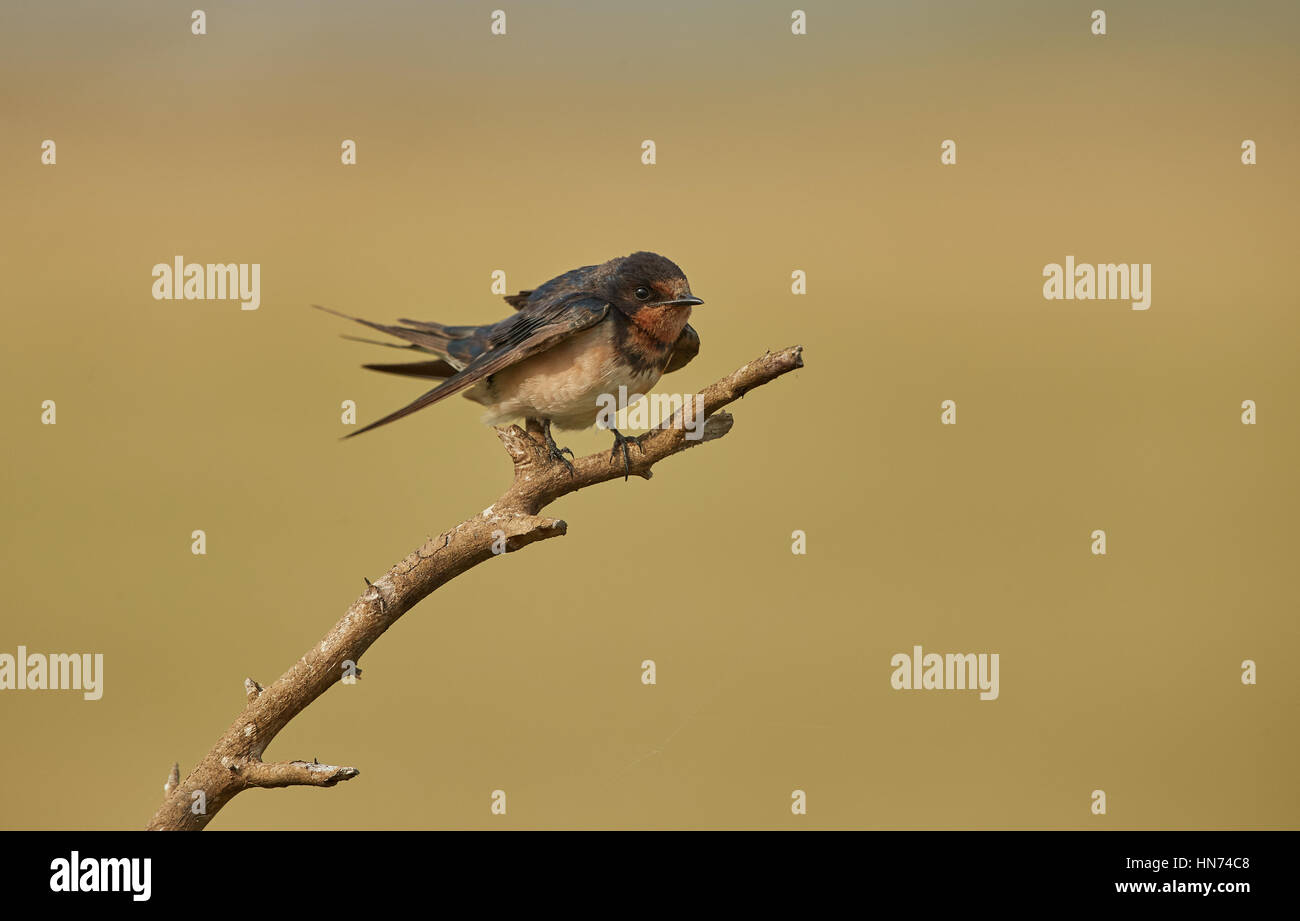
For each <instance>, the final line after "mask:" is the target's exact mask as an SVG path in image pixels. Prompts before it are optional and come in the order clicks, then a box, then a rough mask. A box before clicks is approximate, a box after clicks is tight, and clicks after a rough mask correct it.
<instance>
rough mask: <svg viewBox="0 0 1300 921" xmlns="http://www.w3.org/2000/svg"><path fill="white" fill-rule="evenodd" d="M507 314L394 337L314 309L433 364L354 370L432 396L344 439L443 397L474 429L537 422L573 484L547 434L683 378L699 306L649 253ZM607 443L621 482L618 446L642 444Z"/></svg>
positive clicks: (553, 283)
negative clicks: (472, 420)
mask: <svg viewBox="0 0 1300 921" xmlns="http://www.w3.org/2000/svg"><path fill="white" fill-rule="evenodd" d="M505 300H506V302H507V303H508V304H509V305H510V306H511V307H513V308H514V309H515V311H516V312H515V313H514V314H512V315H510V316H508V317H506V318H505V319H504V320H500V321H499V322H496V323H490V324H487V325H483V326H447V325H444V324H441V323H433V322H429V321H424V320H410V319H401V320H398V321H397V324H400V325H390V324H385V323H376V322H373V321H371V320H364V319H361V318H359V317H353V316H349V315H348V314H345V313H340V312H339V311H337V310H331V309H330V308H328V307H322V306H320V305H319V304H313V305H312V306H314V307H317V308H318V309H320V310H324V311H326V312H327V313H331V314H334V315H335V316H339V317H343V318H344V319H348V320H353V321H355V322H357V323H360V324H362V325H364V326H368V327H370V328H371V329H375V330H378V331H380V332H383V333H387V334H389V335H391V336H394V337H396V338H398V339H402V340H404V341H405V344H399V343H395V342H380V341H376V340H372V339H360V338H359V337H356V336H345V337H344V338H348V339H358V340H359V341H361V342H368V343H371V344H376V345H385V346H390V347H393V348H399V349H409V350H413V351H417V352H421V353H424V354H427V355H431V356H433V357H432V358H427V359H422V360H420V361H411V362H396V363H372V364H364V365H362V367H363V368H367V369H369V370H372V371H382V372H386V373H389V374H398V375H402V376H406V377H415V378H425V379H430V380H438V381H440V383H439V384H437V386H435V387H433V389H431V390H428V391H426V392H425V393H423V394H421V395H420V396H419V397H417V398H416V399H415V400H413V401H411V402H410V403H408V404H407V405H405V406H403V407H402V408H401V409H398V410H396V411H394V412H391V413H389V414H388V415H387V416H384V417H383V418H381V419H377V420H375V421H374V422H371V423H370V424H369V425H366V426H365V427H364V428H361V429H358V430H357V431H355V432H353V433H352V434H350V435H348V436H347V437H348V438H353V437H355V436H357V435H361V434H363V433H365V432H369V431H371V430H372V429H376V428H379V427H380V426H381V425H387V424H388V423H390V422H395V421H396V420H398V419H401V418H404V417H406V416H409V415H410V414H411V413H414V412H416V411H417V410H420V409H423V408H424V407H426V406H432V405H433V404H434V403H438V402H440V401H442V400H444V399H446V398H447V397H450V396H453V395H455V394H458V393H459V394H463V395H464V396H465V397H466V398H467V399H470V400H473V401H474V402H476V403H479V404H481V405H483V406H484V407H486V411H485V412H484V414H483V422H485V423H487V424H489V425H499V424H502V423H505V422H509V421H511V420H514V419H519V418H523V419H525V420H527V421H529V422H536V423H537V424H538V425H539V426H540V428H541V430H542V434H543V437H544V438H545V442H546V448H547V452H548V455H549V457H550V458H551V459H552V460H554V461H559V462H560V463H563V464H564V465H565V466H566V467H567V468H568V470H569V473H570V475H572V474H573V473H574V467H573V464H572V463H570V462H569V460H568V458H566V457H565V456H564V455H565V454H568V455H569V457H572V456H573V452H572V451H571V450H569V449H568V448H561V447H559V446H558V445H557V443H556V441H555V437H554V435H553V434H552V433H551V426H552V425H554V426H555V427H556V428H559V429H566V430H578V429H585V428H590V427H591V426H592V425H594V424H595V423H596V421H597V419H598V418H599V417H600V415H601V413H602V411H603V407H604V406H605V405H608V404H607V403H603V402H602V401H601V400H600V399H599V397H601V395H602V394H617V393H618V392H619V387H620V386H622V387H626V388H627V391H626V392H627V393H638V394H640V393H647V392H648V391H649V390H650V388H651V387H653V386H654V385H655V384H656V383H658V381H659V378H660V377H661V376H663V375H664V374H668V373H670V372H672V371H676V370H679V369H680V368H683V367H685V366H686V365H687V364H688V363H689V362H690V361H691V360H692V359H693V358H694V357H695V356H696V355H697V354H698V353H699V351H700V336H699V333H697V332H696V331H695V329H694V328H693V327H692V326H691V325H690V323H689V322H688V321H689V320H690V317H691V310H692V308H695V307H698V306H700V305H701V304H703V303H704V301H702V300H701V299H700V298H698V297H696V296H695V295H694V294H693V293H691V287H690V283H689V282H688V281H687V279H686V274H685V273H684V272H683V271H682V270H681V269H680V268H679V267H678V266H677V264H676V263H675V262H673V261H672V260H670V259H668V258H666V257H664V256H660V255H659V254H658V253H651V252H635V253H632V254H631V255H629V256H620V257H618V258H615V259H611V260H609V261H608V262H604V263H601V264H600V265H587V266H582V267H581V268H577V269H572V270H571V271H568V272H565V273H564V274H562V275H557V276H556V277H555V278H552V279H551V280H550V281H548V282H546V283H545V284H542V285H539V286H538V287H536V288H532V289H528V290H523V291H520V292H519V293H518V294H511V295H506V297H505ZM609 429H610V431H612V432H613V433H614V447H613V448H612V449H611V450H610V459H611V461H616V460H617V458H618V454H619V452H620V450H621V451H622V454H623V474H624V479H627V477H628V475H629V474H630V472H631V460H630V455H629V453H628V445H629V444H633V445H635V446H636V447H637V448H638V449H639V450H640V449H641V438H643V437H645V436H644V435H642V436H638V437H637V438H628V437H626V436H625V435H623V434H622V433H621V432H619V431H618V429H616V428H613V426H609Z"/></svg>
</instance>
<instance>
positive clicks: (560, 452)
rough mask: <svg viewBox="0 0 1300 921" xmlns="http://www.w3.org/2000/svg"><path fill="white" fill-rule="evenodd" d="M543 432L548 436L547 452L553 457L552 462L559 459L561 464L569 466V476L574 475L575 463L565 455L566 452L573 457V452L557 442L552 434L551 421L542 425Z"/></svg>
mask: <svg viewBox="0 0 1300 921" xmlns="http://www.w3.org/2000/svg"><path fill="white" fill-rule="evenodd" d="M542 434H544V435H545V436H546V454H547V456H548V457H549V458H550V459H551V462H552V463H554V462H555V461H559V462H560V463H561V464H563V465H564V466H566V467H568V468H569V476H573V474H574V473H575V471H574V469H573V464H571V463H570V462H569V458H568V457H565V456H564V455H565V454H568V455H569V457H573V452H572V451H570V450H569V449H568V448H561V447H560V446H559V445H557V444H556V443H555V438H554V437H553V436H552V435H551V423H550V422H549V421H548V422H547V423H546V424H545V425H544V426H542Z"/></svg>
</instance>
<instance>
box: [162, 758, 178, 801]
mask: <svg viewBox="0 0 1300 921" xmlns="http://www.w3.org/2000/svg"><path fill="white" fill-rule="evenodd" d="M180 783H181V763H180V762H179V761H177V762H175V763H173V764H172V769H171V772H170V773H169V774H168V775H167V782H166V783H165V784H163V793H170V792H172V790H175V789H176V788H177V787H179V786H180Z"/></svg>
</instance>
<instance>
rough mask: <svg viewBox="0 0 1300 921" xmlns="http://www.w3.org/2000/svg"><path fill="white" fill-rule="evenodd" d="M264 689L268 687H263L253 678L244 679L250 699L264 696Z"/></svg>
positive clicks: (245, 692)
mask: <svg viewBox="0 0 1300 921" xmlns="http://www.w3.org/2000/svg"><path fill="white" fill-rule="evenodd" d="M264 690H266V688H264V687H262V686H261V685H260V684H258V683H257V682H256V681H254V680H253V679H252V678H245V679H244V694H245V696H247V697H248V699H249V700H257V698H258V697H260V696H262V692H263V691H264Z"/></svg>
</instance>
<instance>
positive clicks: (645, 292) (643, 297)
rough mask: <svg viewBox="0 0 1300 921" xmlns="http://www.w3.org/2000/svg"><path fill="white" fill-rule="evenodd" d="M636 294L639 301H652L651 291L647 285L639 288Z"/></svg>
mask: <svg viewBox="0 0 1300 921" xmlns="http://www.w3.org/2000/svg"><path fill="white" fill-rule="evenodd" d="M635 293H636V299H637V300H638V301H648V300H649V299H650V289H649V288H647V287H646V286H645V285H642V286H641V287H639V288H637V289H636V292H635Z"/></svg>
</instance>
